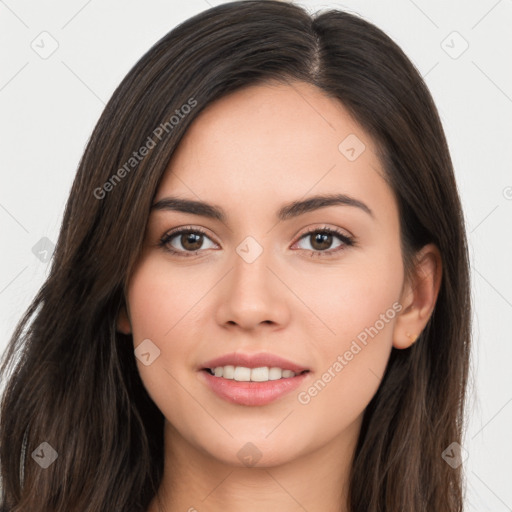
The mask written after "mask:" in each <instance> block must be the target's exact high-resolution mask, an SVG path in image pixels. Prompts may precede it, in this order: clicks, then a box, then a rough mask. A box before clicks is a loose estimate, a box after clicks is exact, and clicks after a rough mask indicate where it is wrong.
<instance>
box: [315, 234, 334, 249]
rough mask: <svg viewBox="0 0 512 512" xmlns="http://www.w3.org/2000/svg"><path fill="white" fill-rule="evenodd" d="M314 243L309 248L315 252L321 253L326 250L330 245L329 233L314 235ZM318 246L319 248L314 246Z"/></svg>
mask: <svg viewBox="0 0 512 512" xmlns="http://www.w3.org/2000/svg"><path fill="white" fill-rule="evenodd" d="M313 239H314V243H313V244H311V247H313V248H314V249H315V250H317V251H321V250H323V249H328V248H329V247H330V246H331V244H332V234H331V233H316V234H315V235H314V236H313ZM317 243H318V244H319V245H320V246H316V244H317Z"/></svg>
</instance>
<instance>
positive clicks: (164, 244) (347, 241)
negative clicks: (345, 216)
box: [158, 226, 356, 258]
mask: <svg viewBox="0 0 512 512" xmlns="http://www.w3.org/2000/svg"><path fill="white" fill-rule="evenodd" d="M184 233H194V234H197V233H200V234H202V235H204V236H206V237H207V238H210V237H209V236H208V234H207V233H206V231H204V230H203V229H201V228H198V227H192V226H185V227H183V228H178V229H176V230H175V231H170V232H169V233H166V234H165V235H164V236H163V237H162V238H161V239H160V241H159V243H158V246H159V247H161V248H163V249H164V250H165V251H168V252H170V253H171V254H173V255H176V256H180V257H184V258H189V257H191V256H196V255H197V254H198V253H199V252H201V249H198V250H197V251H195V252H193V251H192V252H191V251H177V250H175V249H173V248H172V247H170V246H169V245H168V244H169V242H170V241H171V240H172V239H173V238H174V237H176V236H178V235H182V234H184ZM313 233H328V234H331V235H335V236H337V237H338V238H339V239H340V240H341V241H342V242H343V245H340V246H339V247H337V248H336V249H334V250H327V251H319V250H314V249H313V250H311V249H299V250H302V251H310V250H311V251H312V252H311V257H322V258H329V257H331V256H333V255H336V254H337V253H338V252H340V251H343V250H345V249H346V248H347V247H354V246H356V242H355V239H354V238H352V237H350V236H347V235H345V234H343V233H342V232H341V231H339V230H337V229H334V228H328V227H325V228H312V229H309V230H308V231H306V232H305V233H302V235H301V236H300V237H299V239H298V240H297V242H299V241H300V240H302V239H303V238H307V236H308V235H311V234H313ZM294 245H295V244H294Z"/></svg>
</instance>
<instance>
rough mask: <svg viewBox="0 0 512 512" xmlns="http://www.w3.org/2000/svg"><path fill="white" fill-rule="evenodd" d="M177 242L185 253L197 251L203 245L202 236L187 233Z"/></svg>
mask: <svg viewBox="0 0 512 512" xmlns="http://www.w3.org/2000/svg"><path fill="white" fill-rule="evenodd" d="M179 241H180V243H181V245H182V247H183V248H184V249H185V250H187V251H197V250H198V249H201V245H202V244H203V235H202V234H197V233H187V234H184V235H181V236H180V238H179Z"/></svg>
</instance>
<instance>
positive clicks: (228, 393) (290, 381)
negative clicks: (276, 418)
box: [199, 370, 310, 405]
mask: <svg viewBox="0 0 512 512" xmlns="http://www.w3.org/2000/svg"><path fill="white" fill-rule="evenodd" d="M199 373H200V374H201V375H202V377H201V378H202V379H204V381H205V382H206V384H207V385H208V386H209V387H210V389H211V390H212V391H213V392H214V393H216V394H217V395H218V396H220V397H221V398H223V399H224V400H227V401H228V402H231V403H234V404H239V405H266V404H269V403H270V402H273V401H274V400H277V399H278V398H281V397H282V396H284V395H286V394H287V393H290V392H291V391H293V390H294V389H297V388H298V387H299V386H300V385H301V383H302V382H303V381H304V379H305V378H306V377H307V376H308V375H309V373H310V372H306V373H301V374H299V375H296V376H295V377H289V378H286V379H278V380H269V381H267V382H239V381H236V380H233V379H224V378H222V377H215V376H214V375H211V374H210V373H209V372H207V371H205V370H201V371H200V372H199Z"/></svg>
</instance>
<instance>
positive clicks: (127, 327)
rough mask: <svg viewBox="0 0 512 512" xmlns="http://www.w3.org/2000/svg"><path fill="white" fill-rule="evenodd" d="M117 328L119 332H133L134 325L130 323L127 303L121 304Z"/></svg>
mask: <svg viewBox="0 0 512 512" xmlns="http://www.w3.org/2000/svg"><path fill="white" fill-rule="evenodd" d="M116 328H117V330H118V331H119V332H121V333H123V334H131V333H132V325H131V323H130V318H129V316H128V312H127V310H126V305H125V304H124V303H123V305H122V306H121V308H120V310H119V313H118V315H117V320H116Z"/></svg>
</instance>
